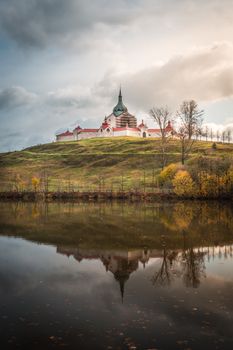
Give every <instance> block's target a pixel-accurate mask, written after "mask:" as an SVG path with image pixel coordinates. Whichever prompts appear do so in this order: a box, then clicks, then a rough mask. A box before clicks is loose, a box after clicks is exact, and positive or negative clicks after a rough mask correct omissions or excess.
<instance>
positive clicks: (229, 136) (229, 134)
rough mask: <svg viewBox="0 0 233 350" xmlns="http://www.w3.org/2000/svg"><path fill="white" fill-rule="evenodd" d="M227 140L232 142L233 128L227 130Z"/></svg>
mask: <svg viewBox="0 0 233 350" xmlns="http://www.w3.org/2000/svg"><path fill="white" fill-rule="evenodd" d="M227 142H228V143H230V142H231V130H230V129H228V130H227Z"/></svg>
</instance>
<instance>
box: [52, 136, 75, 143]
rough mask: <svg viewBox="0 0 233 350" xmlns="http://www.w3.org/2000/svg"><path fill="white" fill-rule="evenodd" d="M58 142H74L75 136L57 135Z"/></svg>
mask: <svg viewBox="0 0 233 350" xmlns="http://www.w3.org/2000/svg"><path fill="white" fill-rule="evenodd" d="M56 141H58V142H62V141H74V135H63V136H62V135H57V136H56Z"/></svg>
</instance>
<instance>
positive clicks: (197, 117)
mask: <svg viewBox="0 0 233 350" xmlns="http://www.w3.org/2000/svg"><path fill="white" fill-rule="evenodd" d="M177 113H178V116H179V117H180V119H181V123H182V126H183V128H185V129H186V130H185V132H186V133H187V135H188V139H189V140H190V139H191V138H192V137H193V135H196V133H197V132H198V130H199V129H200V128H201V125H202V122H203V118H202V116H203V113H204V111H203V110H199V107H198V104H197V102H196V101H194V100H189V101H183V102H182V104H181V106H180V108H179V110H178V112H177Z"/></svg>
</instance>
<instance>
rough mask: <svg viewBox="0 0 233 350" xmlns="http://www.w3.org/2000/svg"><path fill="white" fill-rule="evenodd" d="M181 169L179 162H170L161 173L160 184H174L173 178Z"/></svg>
mask: <svg viewBox="0 0 233 350" xmlns="http://www.w3.org/2000/svg"><path fill="white" fill-rule="evenodd" d="M178 169H179V165H178V164H174V163H172V164H170V165H168V166H166V167H165V168H164V169H163V170H162V171H161V172H160V174H159V184H160V185H165V184H167V185H169V184H170V185H171V184H172V179H173V177H174V176H175V174H176V172H177V171H178Z"/></svg>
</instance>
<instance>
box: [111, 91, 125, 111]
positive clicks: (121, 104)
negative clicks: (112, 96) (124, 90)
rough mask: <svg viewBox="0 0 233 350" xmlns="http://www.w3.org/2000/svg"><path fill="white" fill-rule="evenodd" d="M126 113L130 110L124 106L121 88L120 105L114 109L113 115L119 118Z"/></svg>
mask: <svg viewBox="0 0 233 350" xmlns="http://www.w3.org/2000/svg"><path fill="white" fill-rule="evenodd" d="M125 112H128V109H127V108H126V106H125V105H124V104H123V101H122V94H121V88H120V91H119V96H118V103H117V105H116V107H114V108H113V114H115V116H116V117H118V116H119V115H121V114H122V113H125Z"/></svg>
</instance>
